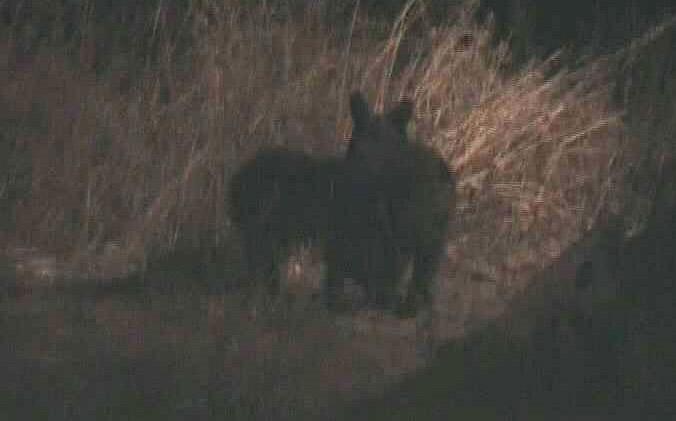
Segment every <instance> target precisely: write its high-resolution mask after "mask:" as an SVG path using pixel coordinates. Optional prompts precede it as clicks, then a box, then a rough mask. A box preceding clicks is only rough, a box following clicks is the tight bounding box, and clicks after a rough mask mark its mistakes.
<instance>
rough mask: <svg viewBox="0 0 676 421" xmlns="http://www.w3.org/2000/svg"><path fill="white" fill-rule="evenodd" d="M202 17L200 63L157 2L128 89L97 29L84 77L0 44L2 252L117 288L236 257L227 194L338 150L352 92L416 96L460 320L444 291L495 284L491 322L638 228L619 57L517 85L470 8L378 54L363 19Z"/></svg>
mask: <svg viewBox="0 0 676 421" xmlns="http://www.w3.org/2000/svg"><path fill="white" fill-rule="evenodd" d="M192 6H194V7H191V8H190V11H189V14H188V16H187V17H186V19H185V22H184V24H183V25H182V26H181V30H183V31H189V33H190V34H191V37H190V39H191V42H192V43H193V44H192V45H190V48H187V49H185V50H188V51H189V53H180V52H179V51H181V49H180V48H178V44H177V42H178V41H175V40H176V39H177V37H176V36H174V35H175V34H174V33H173V32H172V31H175V30H176V29H175V28H174V27H173V26H172V25H170V24H169V23H166V22H164V20H163V17H164V16H165V15H167V13H168V12H167V10H165V9H164V8H163V7H164V6H163V3H160V6H159V8H158V9H157V10H156V11H155V12H156V13H155V16H156V19H155V21H154V23H153V26H152V28H153V31H152V34H153V37H154V39H157V40H159V41H158V42H159V47H158V48H157V54H156V55H157V58H156V60H155V62H154V64H153V65H152V66H148V67H147V68H146V70H144V71H143V72H136V73H134V74H133V75H132V74H131V71H130V70H129V69H128V68H125V66H111V68H110V69H109V70H108V71H107V72H103V73H102V72H97V71H96V70H95V69H94V68H93V65H92V62H93V61H95V60H94V59H92V57H96V55H97V53H98V54H100V52H97V50H96V48H97V47H96V45H97V44H96V42H94V41H95V39H89V38H87V33H86V31H85V32H84V35H83V37H82V40H81V42H80V44H79V46H78V47H77V49H76V51H77V54H76V57H77V59H76V60H74V59H73V55H72V54H71V55H69V54H67V49H66V48H65V47H64V48H62V49H60V48H58V43H56V44H57V45H48V46H47V47H44V48H36V49H34V50H33V51H32V52H31V53H30V54H28V55H26V54H20V53H19V52H18V47H17V46H18V45H19V41H18V39H19V38H20V36H21V34H19V33H12V32H11V30H10V31H6V32H5V33H4V34H3V36H2V39H1V43H0V58H1V62H0V65H1V66H2V67H3V68H2V72H1V73H0V74H1V75H2V76H0V78H1V79H0V86H1V88H2V92H3V93H4V94H3V96H2V97H1V99H0V113H1V114H2V116H3V117H2V118H3V120H2V128H3V130H4V131H5V137H4V138H3V139H2V141H3V142H4V143H5V144H7V145H9V147H7V149H8V150H9V151H10V155H8V156H11V159H9V160H8V161H7V162H8V165H7V166H6V168H3V169H2V171H3V172H4V173H3V174H4V176H5V178H4V181H3V185H2V188H3V192H4V194H3V196H2V200H3V201H5V203H7V205H6V207H8V208H11V209H12V211H11V212H9V213H8V215H9V216H8V218H13V223H10V224H9V228H7V229H5V230H4V233H3V234H4V235H3V236H4V237H5V242H6V243H8V244H10V243H11V244H20V245H24V246H26V245H28V246H37V247H39V248H41V249H47V250H52V251H55V252H57V253H58V254H59V255H60V256H61V258H62V259H63V260H65V261H67V262H70V264H71V265H74V267H77V268H78V271H79V272H81V273H83V274H84V275H85V277H90V278H101V277H108V278H110V277H115V276H120V275H124V274H126V273H128V272H130V271H136V270H139V269H141V268H143V267H144V266H145V264H146V262H147V261H148V259H152V258H154V257H156V256H158V255H162V254H166V253H167V252H169V251H171V250H172V249H174V248H176V247H177V246H181V247H209V246H211V245H214V244H219V243H222V242H224V241H228V240H227V237H228V232H229V226H228V221H227V218H226V216H225V212H224V209H225V206H224V205H225V203H224V202H225V197H226V195H225V193H226V191H225V190H226V185H227V181H228V179H229V177H230V175H231V174H232V173H233V171H234V169H235V168H236V167H237V165H238V163H239V162H241V161H242V160H243V159H245V158H246V157H249V156H250V155H251V154H252V153H253V152H254V151H256V150H257V149H258V148H260V147H261V146H265V145H272V144H284V145H288V146H291V147H296V148H302V149H304V150H307V151H311V152H313V153H316V154H339V153H341V152H342V150H343V149H344V144H343V139H344V138H345V137H346V136H347V135H348V133H349V119H348V118H347V109H346V108H347V107H346V101H345V99H346V97H347V95H348V94H349V92H350V90H351V89H354V88H361V89H362V90H365V91H367V93H368V94H369V96H370V97H371V98H375V100H376V108H382V107H383V106H384V104H386V103H389V102H390V101H391V100H394V99H398V98H399V97H402V96H407V97H410V98H412V99H413V100H414V102H415V105H416V115H417V119H416V120H417V127H416V132H417V134H418V135H419V137H420V138H422V139H425V141H427V142H429V143H431V144H432V145H434V146H435V147H436V148H438V150H440V151H441V152H442V153H443V154H444V156H445V157H446V158H447V159H448V160H449V162H450V163H451V165H452V167H453V168H454V169H455V171H456V172H457V175H458V180H459V198H460V206H459V209H458V215H457V219H456V221H455V226H456V233H455V236H454V238H453V239H452V243H451V248H450V250H451V257H452V259H451V260H452V264H451V265H450V270H449V271H450V272H453V273H455V274H450V273H449V274H447V277H448V282H443V283H442V285H441V287H440V288H441V289H440V290H441V291H442V292H443V293H442V294H440V296H441V297H442V298H440V306H441V307H442V308H444V309H446V308H451V307H454V306H456V307H457V305H456V304H454V303H453V302H450V301H448V300H450V298H448V300H447V297H449V296H450V295H448V294H450V292H449V291H453V290H458V289H459V290H460V291H461V295H462V296H464V297H467V294H470V295H471V294H473V293H472V292H471V291H470V290H468V289H467V288H474V286H470V285H469V284H470V283H471V282H472V281H470V280H469V279H470V278H477V277H479V278H481V279H484V280H487V283H488V284H490V287H487V288H483V287H482V288H480V291H479V292H476V293H474V294H479V295H480V296H481V297H479V300H480V301H481V300H482V301H483V302H485V303H487V304H486V306H487V307H496V306H497V307H496V308H500V307H501V306H502V305H503V304H504V303H505V302H506V301H508V300H509V299H510V298H511V296H513V295H514V294H515V293H516V292H518V291H520V290H521V289H523V287H524V286H525V285H524V282H525V280H526V279H528V278H529V277H530V275H531V274H532V273H534V272H535V271H537V270H540V269H541V268H542V267H544V266H545V265H546V264H547V263H548V262H550V261H551V260H552V259H554V258H556V257H557V256H558V255H559V254H560V253H561V252H562V250H564V249H565V248H566V247H567V246H568V245H569V244H571V242H572V241H574V240H575V239H576V238H579V237H580V236H581V235H582V233H584V232H585V231H586V230H588V229H590V228H591V227H593V226H594V224H595V223H596V222H597V221H599V219H603V217H604V215H606V214H609V213H622V214H623V215H629V216H628V218H630V219H632V221H630V222H632V223H635V222H637V221H638V222H640V221H641V220H642V219H643V218H644V217H645V213H646V212H645V209H647V206H646V203H649V199H650V197H646V196H647V195H646V194H644V192H642V191H638V192H637V191H634V190H632V189H630V188H627V187H626V185H625V184H624V183H625V179H626V176H627V174H626V172H627V169H628V168H633V167H640V165H639V162H641V163H642V162H643V161H644V154H641V153H635V151H639V150H641V148H640V147H639V146H638V143H639V141H640V137H639V136H636V135H634V134H632V135H629V134H627V131H626V130H625V127H624V125H623V121H624V120H623V118H622V117H623V111H622V110H621V109H619V108H617V107H616V106H614V105H613V103H612V101H611V95H610V94H611V92H612V89H613V74H614V73H613V72H614V70H615V69H616V67H617V65H618V63H619V62H620V61H621V60H620V58H618V57H619V56H611V57H600V58H593V57H592V58H587V59H584V60H582V61H581V62H579V63H577V64H576V65H575V66H574V67H566V65H565V63H563V62H562V61H561V60H560V58H559V57H560V56H558V55H555V56H553V57H551V58H550V59H548V60H546V61H544V62H532V63H530V64H529V65H527V66H525V67H523V68H522V69H520V70H518V71H516V72H513V73H509V72H507V71H506V70H505V69H506V68H507V66H506V64H507V63H508V62H509V60H510V55H509V51H508V48H507V46H506V45H505V44H499V45H498V46H496V45H494V44H493V43H492V38H493V28H492V25H491V23H490V22H488V23H487V24H485V25H479V24H476V23H475V22H474V20H473V19H472V16H473V13H474V10H475V3H474V2H470V3H468V4H467V5H466V6H465V7H464V8H463V9H462V10H461V11H460V12H458V13H457V14H456V15H454V20H453V21H452V22H450V23H449V24H448V26H442V27H436V28H432V29H421V28H425V22H424V13H422V11H423V7H424V2H421V1H415V0H414V1H411V2H409V3H408V4H407V5H406V6H405V8H404V10H403V11H402V13H401V15H400V17H399V18H398V20H397V21H396V22H394V24H393V25H392V26H391V32H390V35H389V36H388V37H386V38H385V39H382V40H379V39H374V38H372V37H370V34H369V28H370V26H369V24H370V22H368V21H367V20H365V19H364V17H363V16H361V15H360V14H359V13H357V12H356V11H355V13H354V15H353V16H352V19H351V22H350V24H349V27H348V28H345V30H342V31H341V30H338V29H336V28H335V27H334V26H331V25H329V24H327V23H326V22H325V21H324V20H322V17H321V16H320V13H319V12H318V10H319V8H311V9H308V10H306V11H305V12H304V13H299V14H291V15H289V16H284V17H280V16H277V15H276V14H275V13H273V9H272V8H271V7H268V6H265V3H263V5H261V6H256V7H244V6H243V3H240V2H239V1H237V0H229V1H225V2H219V3H216V2H200V3H197V2H196V3H194V4H192ZM92 37H93V35H92ZM639 44H641V43H640V42H637V45H636V46H630V47H628V49H627V51H625V52H622V53H621V54H625V53H627V52H629V53H632V52H636V51H638V50H640V49H641V48H645V45H639ZM621 54H620V55H621ZM123 62H124V61H123ZM130 79H131V81H130ZM127 84H128V85H129V86H130V88H124V86H126V85H127ZM3 147H6V146H5V145H3ZM110 261H113V262H114V264H110V263H107V262H110ZM451 277H452V279H451ZM463 294H464V295H463ZM473 299H474V300H476V299H477V298H476V297H475V298H473ZM467 300H472V299H470V298H467ZM472 311H476V309H475V310H466V311H464V310H463V311H460V313H459V314H460V315H458V316H457V317H459V318H460V319H462V320H456V322H458V323H464V322H465V321H466V319H467V318H468V317H469V316H468V314H469V313H471V312H472ZM498 312H499V311H498ZM448 317H451V316H448ZM453 317H456V316H453Z"/></svg>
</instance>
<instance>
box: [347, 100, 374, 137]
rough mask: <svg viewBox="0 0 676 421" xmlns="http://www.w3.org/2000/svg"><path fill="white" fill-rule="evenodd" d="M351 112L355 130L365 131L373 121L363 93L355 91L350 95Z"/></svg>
mask: <svg viewBox="0 0 676 421" xmlns="http://www.w3.org/2000/svg"><path fill="white" fill-rule="evenodd" d="M350 111H351V113H352V123H353V127H354V130H357V131H359V130H362V129H365V128H366V127H367V126H368V124H369V121H370V120H371V111H370V110H369V104H368V103H367V102H366V99H364V96H363V95H362V93H361V92H359V91H354V92H352V95H350Z"/></svg>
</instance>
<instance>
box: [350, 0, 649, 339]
mask: <svg viewBox="0 0 676 421" xmlns="http://www.w3.org/2000/svg"><path fill="white" fill-rule="evenodd" d="M420 4H421V3H420V2H415V1H412V2H409V3H408V9H405V10H404V12H403V14H402V16H401V17H400V19H399V21H398V22H397V23H396V24H395V25H394V29H393V31H392V35H391V37H390V38H389V39H388V40H387V41H386V43H385V44H384V45H383V46H382V47H381V50H380V53H379V54H378V55H377V56H376V57H375V59H374V60H373V61H372V64H371V66H370V67H368V68H367V72H366V73H365V76H364V79H363V82H362V85H367V86H374V87H375V89H376V95H377V97H378V98H379V100H380V101H381V103H382V102H383V101H385V100H387V99H388V98H389V97H392V96H394V97H397V96H408V97H412V98H413V100H414V102H415V104H416V109H417V116H418V127H417V132H418V133H419V134H421V135H422V137H423V138H424V139H425V140H426V141H428V142H430V143H431V144H432V145H434V146H435V147H436V148H438V149H439V150H440V151H441V152H442V153H443V154H444V156H445V157H446V158H447V159H448V160H449V162H450V163H451V166H452V167H453V168H454V169H455V171H456V173H457V174H456V175H457V180H458V203H459V208H458V215H457V220H456V221H455V226H456V231H457V232H456V236H455V238H454V239H453V240H452V247H451V251H452V252H453V253H452V254H453V255H452V256H451V257H453V258H454V259H453V260H454V261H455V262H456V263H457V264H456V265H455V266H456V267H455V268H454V269H456V270H455V273H454V274H453V275H451V277H452V278H453V279H449V280H448V282H444V283H442V285H441V287H440V289H441V291H442V293H441V294H440V301H441V302H440V303H439V306H440V307H441V308H442V310H443V311H445V312H446V313H447V316H448V317H452V318H456V320H454V321H453V322H452V323H453V324H455V325H458V324H459V325H461V326H465V325H466V323H467V322H468V319H472V318H474V317H478V318H479V319H481V318H485V317H486V316H490V317H493V316H494V315H496V314H499V313H500V310H499V309H501V308H504V305H505V304H506V303H507V302H508V301H509V300H510V299H511V297H513V296H514V295H515V294H516V293H518V292H519V291H522V290H523V288H525V287H526V282H527V280H528V279H530V278H531V277H532V275H534V274H535V273H536V272H537V271H539V270H542V269H543V268H544V267H546V266H547V265H548V264H549V263H551V262H552V261H553V260H554V259H556V258H557V257H558V256H559V255H560V254H561V253H562V252H563V251H564V250H565V249H566V248H567V247H569V246H570V245H572V244H573V243H574V241H575V240H577V239H579V238H580V237H581V236H582V235H583V234H584V233H585V232H586V231H588V230H590V229H593V228H594V227H595V226H596V225H597V224H603V223H604V221H605V219H606V218H607V217H608V215H612V214H621V215H623V216H624V217H625V218H626V219H627V221H626V223H627V226H632V225H636V224H640V223H642V221H644V220H645V218H646V216H647V215H646V210H647V208H646V206H645V203H646V199H647V197H646V195H645V194H644V193H643V192H640V191H635V190H632V189H630V188H628V187H627V185H626V180H627V175H628V170H629V169H630V168H634V167H635V166H637V165H638V163H639V162H640V161H641V159H642V157H641V156H642V154H641V153H638V151H639V149H638V147H639V145H640V142H641V139H640V138H638V137H636V136H630V135H628V134H627V131H626V128H625V125H624V119H623V117H624V112H623V110H622V109H621V108H620V107H618V106H617V105H616V104H615V103H613V99H612V93H613V89H614V82H615V79H614V77H615V75H616V73H615V72H616V70H617V68H618V66H619V65H620V63H621V60H620V58H621V57H624V56H625V55H626V54H627V53H628V52H630V49H631V48H635V47H628V49H627V50H625V51H621V52H618V53H616V54H614V55H611V56H600V57H585V58H582V59H580V60H579V61H578V62H577V63H571V64H569V65H567V64H566V63H565V62H564V61H563V60H562V59H561V57H562V54H555V55H553V56H551V57H550V58H549V59H547V60H545V61H533V62H531V63H530V64H529V65H527V66H525V67H523V68H522V69H520V70H518V71H516V72H513V73H508V72H506V71H505V69H506V68H507V66H506V64H507V63H509V60H510V56H509V51H508V49H507V47H506V45H504V44H500V45H498V46H497V47H495V46H494V45H493V44H492V41H491V40H492V39H493V37H492V33H493V32H492V31H493V27H492V23H491V22H490V20H489V21H487V23H486V24H483V25H479V24H476V23H475V21H474V20H473V19H472V16H473V14H474V6H473V4H472V3H469V6H467V7H466V9H464V10H463V13H460V14H459V15H458V19H457V20H456V21H455V22H454V23H453V24H452V25H451V26H447V27H441V28H435V29H433V30H430V31H429V32H427V33H426V34H424V36H423V37H422V38H419V39H418V43H417V46H416V48H415V49H414V51H413V52H412V53H411V52H410V51H403V49H404V45H405V44H404V43H403V42H402V40H403V39H405V38H406V37H407V36H408V34H407V31H408V30H409V28H410V27H412V26H414V24H413V23H412V22H414V21H415V20H416V19H418V18H419V16H420V15H421V14H420V13H418V12H417V10H418V9H416V8H417V7H418V6H419V5H420ZM408 45H409V46H410V43H409V44H408ZM407 48H409V47H407ZM401 54H408V55H409V61H408V62H407V63H406V65H405V66H403V67H402V68H401V70H400V72H399V73H397V74H395V73H393V72H392V69H393V68H394V67H395V64H396V60H397V59H398V57H399V56H400V55H401ZM477 283H478V284H481V285H478V284H477ZM477 285H478V286H477ZM484 286H485V287H484ZM453 296H459V297H463V298H458V299H456V300H455V301H453V299H452V298H451V297H453ZM459 301H465V303H461V302H459ZM458 309H460V310H458ZM450 313H454V315H452V316H451V315H448V314H450ZM450 330H453V329H449V331H450Z"/></svg>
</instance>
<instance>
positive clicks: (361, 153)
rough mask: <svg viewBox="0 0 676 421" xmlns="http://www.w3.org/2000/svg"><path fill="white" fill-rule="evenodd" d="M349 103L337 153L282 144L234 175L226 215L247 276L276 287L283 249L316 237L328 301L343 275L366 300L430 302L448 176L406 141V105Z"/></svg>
mask: <svg viewBox="0 0 676 421" xmlns="http://www.w3.org/2000/svg"><path fill="white" fill-rule="evenodd" d="M351 109H352V118H353V122H354V130H353V136H352V140H351V143H350V147H349V149H348V152H347V154H346V157H345V158H344V159H318V158H314V157H311V156H309V155H307V154H305V153H302V152H297V151H291V150H288V149H281V148H276V149H270V150H264V151H261V152H259V153H258V154H257V155H256V156H255V157H254V159H253V160H251V161H249V162H247V163H246V164H245V165H244V166H243V167H242V168H241V169H240V170H239V172H238V173H237V174H236V175H235V176H234V177H233V179H232V181H231V185H230V189H231V190H230V205H231V209H230V213H231V217H232V219H233V221H234V222H235V223H236V224H237V226H238V227H239V229H240V232H241V235H242V244H243V248H244V254H245V256H246V259H247V265H248V269H249V273H250V275H252V276H254V277H255V278H257V279H261V278H262V279H267V280H268V281H269V282H270V284H269V285H270V287H271V289H273V290H277V289H278V285H279V277H280V274H279V268H280V265H281V263H282V262H283V261H284V260H285V259H287V257H288V253H289V252H290V250H292V249H293V248H294V247H296V246H298V245H301V244H303V243H307V242H315V244H318V245H320V246H321V248H322V250H323V252H324V259H325V262H326V266H327V279H326V297H327V304H328V305H329V306H330V307H333V306H335V305H336V303H337V300H338V296H339V291H340V290H341V289H342V283H343V281H344V279H345V278H348V277H349V278H352V279H354V280H355V281H357V282H358V283H360V284H361V285H362V286H364V288H365V290H366V293H367V297H368V300H369V302H370V303H371V304H375V305H378V306H381V307H388V308H394V307H396V308H397V310H398V313H399V314H400V315H402V316H404V315H413V314H415V311H416V307H417V301H418V298H419V297H422V299H423V300H424V301H425V302H429V299H430V293H429V285H430V283H431V282H432V280H433V278H434V275H435V273H436V270H437V267H438V264H439V260H440V257H441V255H442V252H443V250H444V244H445V240H446V232H447V228H448V220H449V217H450V210H451V209H452V202H453V199H454V189H455V184H454V181H453V177H452V175H451V173H450V171H449V169H448V167H447V165H446V163H445V162H444V160H443V159H442V158H441V157H439V156H438V154H437V153H436V152H435V151H434V150H432V149H430V148H428V147H426V146H423V145H421V144H417V143H412V142H409V140H408V139H407V137H406V125H407V123H408V120H409V119H410V116H411V106H410V104H408V103H406V102H403V103H401V104H400V105H399V106H398V107H396V108H395V109H394V110H392V111H391V112H389V113H388V114H386V115H384V116H381V115H372V114H371V112H370V110H369V107H368V105H367V103H366V102H365V101H364V99H363V97H362V96H361V95H360V94H358V93H357V94H353V96H352V99H351ZM409 264H411V265H412V267H413V273H412V279H411V282H410V283H409V286H408V291H407V293H406V296H405V299H404V301H403V302H401V303H398V302H397V299H398V297H397V294H396V288H397V285H398V282H399V281H400V280H401V278H402V277H403V274H404V272H405V269H406V268H407V266H408V265H409ZM397 304H401V305H400V306H397Z"/></svg>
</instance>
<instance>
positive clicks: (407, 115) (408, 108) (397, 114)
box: [387, 98, 413, 135]
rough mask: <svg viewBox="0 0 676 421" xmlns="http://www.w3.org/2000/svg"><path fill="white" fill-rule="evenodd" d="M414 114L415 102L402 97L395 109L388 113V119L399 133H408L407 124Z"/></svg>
mask: <svg viewBox="0 0 676 421" xmlns="http://www.w3.org/2000/svg"><path fill="white" fill-rule="evenodd" d="M412 115H413V103H412V102H411V101H410V100H409V99H406V98H405V99H402V100H401V101H400V102H399V105H397V106H396V107H395V108H394V109H392V110H390V112H389V113H387V120H388V121H389V122H390V124H392V126H394V128H395V129H397V130H398V131H399V133H401V134H403V135H406V126H407V125H408V122H409V121H410V120H411V116H412Z"/></svg>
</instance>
